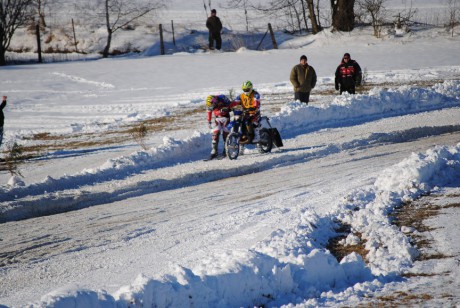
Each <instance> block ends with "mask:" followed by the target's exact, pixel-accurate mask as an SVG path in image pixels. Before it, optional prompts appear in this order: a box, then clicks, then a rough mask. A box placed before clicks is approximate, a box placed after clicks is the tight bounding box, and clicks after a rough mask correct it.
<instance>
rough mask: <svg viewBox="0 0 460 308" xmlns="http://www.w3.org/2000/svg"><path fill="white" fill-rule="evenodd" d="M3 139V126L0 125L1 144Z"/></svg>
mask: <svg viewBox="0 0 460 308" xmlns="http://www.w3.org/2000/svg"><path fill="white" fill-rule="evenodd" d="M2 140H3V126H0V146H1V145H2Z"/></svg>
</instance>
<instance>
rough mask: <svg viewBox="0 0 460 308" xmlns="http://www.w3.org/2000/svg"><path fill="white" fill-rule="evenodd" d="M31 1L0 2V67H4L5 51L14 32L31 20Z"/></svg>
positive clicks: (12, 0) (13, 0)
mask: <svg viewBox="0 0 460 308" xmlns="http://www.w3.org/2000/svg"><path fill="white" fill-rule="evenodd" d="M31 1H32V0H9V1H3V0H2V1H0V39H1V42H0V66H4V65H6V57H5V54H6V51H7V49H8V47H9V46H10V43H11V39H12V38H13V35H14V32H15V31H16V30H17V29H18V28H19V27H21V26H25V25H26V24H27V22H29V21H30V20H31V18H32V12H31V10H30V5H31Z"/></svg>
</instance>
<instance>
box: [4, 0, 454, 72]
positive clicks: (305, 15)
mask: <svg viewBox="0 0 460 308" xmlns="http://www.w3.org/2000/svg"><path fill="white" fill-rule="evenodd" d="M61 1H64V0H0V39H1V42H0V66H2V65H6V61H5V60H6V59H5V53H6V50H7V49H8V48H9V46H10V43H11V39H12V37H13V34H14V32H15V31H16V30H17V29H18V28H19V27H23V26H28V25H31V24H34V25H35V24H37V21H38V24H39V25H40V27H42V28H44V27H46V14H45V12H46V8H48V9H49V8H51V7H58V6H59V5H61V4H62V3H60V2H61ZM164 1H165V0H79V1H78V2H77V4H76V5H75V6H76V9H77V10H78V11H79V12H85V14H86V15H87V16H88V17H92V18H94V19H96V20H98V21H101V20H103V21H104V25H105V27H106V29H107V40H106V45H105V48H104V50H103V51H102V55H103V57H108V55H109V50H110V46H111V41H112V35H113V33H114V32H116V31H117V30H119V29H121V28H123V27H125V26H127V25H129V24H130V23H132V22H133V21H135V20H137V19H139V18H142V17H144V16H147V15H149V14H151V13H155V12H156V11H158V10H159V9H161V8H163V7H165V4H164ZM206 1H207V2H208V5H209V8H211V0H206ZM206 1H205V0H203V4H204V7H205V10H206V9H207V6H206ZM320 1H321V4H322V6H321V7H322V8H324V7H325V5H324V4H323V2H322V1H328V2H329V5H330V10H327V12H328V13H327V14H330V16H328V17H327V20H329V21H330V22H329V24H328V26H332V28H333V30H336V31H352V30H353V29H354V27H355V23H356V22H368V23H370V24H371V25H372V27H373V28H374V35H375V36H376V37H380V33H381V30H382V26H383V24H384V23H385V22H388V20H387V18H388V17H387V13H386V10H385V2H386V1H387V0H267V1H264V2H261V1H259V0H228V1H227V6H226V8H231V9H243V10H244V14H245V17H246V30H247V31H249V22H250V18H249V12H250V11H256V12H258V13H262V14H265V15H267V16H270V17H273V18H283V19H284V20H285V21H286V22H287V23H288V24H290V25H291V26H292V29H293V31H294V32H297V31H298V32H302V30H303V29H305V30H306V31H308V32H310V31H311V32H312V33H313V34H316V33H318V32H320V31H321V30H322V29H323V26H322V25H321V20H322V19H323V20H324V19H326V18H324V16H325V14H324V13H323V12H322V11H321V9H320ZM405 1H410V5H409V8H408V9H406V10H404V11H402V12H400V13H399V14H398V15H397V17H396V16H393V18H395V19H397V22H399V23H401V22H403V23H407V22H409V21H410V19H411V18H412V17H413V15H414V14H415V12H416V9H413V8H412V1H413V0H405ZM446 1H447V5H448V9H449V14H450V17H449V18H450V21H449V23H450V26H451V27H452V31H453V27H454V26H455V25H456V24H458V16H459V15H460V14H458V8H457V5H456V2H457V1H460V0H446ZM261 3H263V4H261ZM326 6H327V5H326ZM206 13H207V12H206ZM308 24H310V25H311V30H310V28H309V26H308Z"/></svg>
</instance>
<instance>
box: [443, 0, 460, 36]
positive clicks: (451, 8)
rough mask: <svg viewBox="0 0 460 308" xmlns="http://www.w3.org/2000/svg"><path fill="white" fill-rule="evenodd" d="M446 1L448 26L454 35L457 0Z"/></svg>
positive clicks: (456, 22)
mask: <svg viewBox="0 0 460 308" xmlns="http://www.w3.org/2000/svg"><path fill="white" fill-rule="evenodd" d="M446 1H447V9H448V12H447V14H448V18H449V22H448V27H449V28H450V29H451V32H452V37H453V36H454V28H455V26H456V25H457V24H458V21H457V16H458V10H459V9H460V8H458V7H457V0H446Z"/></svg>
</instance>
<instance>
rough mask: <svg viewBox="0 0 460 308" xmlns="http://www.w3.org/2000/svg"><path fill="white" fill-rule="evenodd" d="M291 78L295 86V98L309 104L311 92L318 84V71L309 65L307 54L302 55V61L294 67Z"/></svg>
mask: <svg viewBox="0 0 460 308" xmlns="http://www.w3.org/2000/svg"><path fill="white" fill-rule="evenodd" d="M290 80H291V83H292V85H293V86H294V100H296V101H300V102H302V103H305V104H307V105H308V102H309V101H310V92H311V90H312V89H313V88H314V87H315V86H316V72H315V69H314V68H313V67H312V66H310V65H308V59H307V56H305V55H302V56H301V57H300V63H299V64H297V65H296V66H294V67H293V68H292V70H291V76H290Z"/></svg>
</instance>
